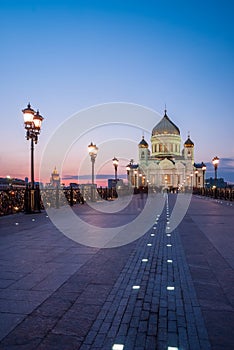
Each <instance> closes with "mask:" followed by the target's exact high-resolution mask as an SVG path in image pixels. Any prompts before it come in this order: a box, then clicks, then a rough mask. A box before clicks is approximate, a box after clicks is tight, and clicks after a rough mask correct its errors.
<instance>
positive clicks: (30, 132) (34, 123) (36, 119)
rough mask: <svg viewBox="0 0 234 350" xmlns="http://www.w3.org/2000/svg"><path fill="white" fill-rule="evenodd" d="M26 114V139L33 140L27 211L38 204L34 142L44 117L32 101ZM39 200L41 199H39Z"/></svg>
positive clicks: (32, 209) (24, 110)
mask: <svg viewBox="0 0 234 350" xmlns="http://www.w3.org/2000/svg"><path fill="white" fill-rule="evenodd" d="M22 112H23V116H24V127H25V129H26V139H27V140H31V190H32V192H31V191H30V193H28V199H27V203H26V212H32V211H34V209H35V205H38V203H36V202H35V201H34V187H35V181H34V143H35V144H37V142H38V136H39V134H40V131H41V124H42V121H43V119H44V118H43V117H42V116H41V115H40V114H39V110H37V112H35V111H34V109H32V108H31V105H30V103H29V104H28V105H27V108H25V109H23V110H22ZM38 200H39V199H38ZM39 209H40V208H38V210H39Z"/></svg>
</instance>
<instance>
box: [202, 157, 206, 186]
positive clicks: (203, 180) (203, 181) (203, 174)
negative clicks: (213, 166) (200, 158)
mask: <svg viewBox="0 0 234 350" xmlns="http://www.w3.org/2000/svg"><path fill="white" fill-rule="evenodd" d="M201 166H202V188H203V189H204V188H205V172H206V165H205V164H204V163H203V162H202V163H201Z"/></svg>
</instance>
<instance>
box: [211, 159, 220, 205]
mask: <svg viewBox="0 0 234 350" xmlns="http://www.w3.org/2000/svg"><path fill="white" fill-rule="evenodd" d="M212 163H213V165H214V170H215V198H217V169H218V165H219V157H217V156H216V157H214V158H213V159H212Z"/></svg>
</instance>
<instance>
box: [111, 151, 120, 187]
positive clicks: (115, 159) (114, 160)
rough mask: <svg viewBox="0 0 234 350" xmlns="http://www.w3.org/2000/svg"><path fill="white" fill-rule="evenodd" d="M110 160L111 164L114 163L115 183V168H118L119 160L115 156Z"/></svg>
mask: <svg viewBox="0 0 234 350" xmlns="http://www.w3.org/2000/svg"><path fill="white" fill-rule="evenodd" d="M112 162H113V165H114V168H115V183H116V184H117V169H118V165H119V161H118V159H117V158H116V157H114V158H113V159H112Z"/></svg>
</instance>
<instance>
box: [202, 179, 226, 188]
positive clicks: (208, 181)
mask: <svg viewBox="0 0 234 350" xmlns="http://www.w3.org/2000/svg"><path fill="white" fill-rule="evenodd" d="M205 186H206V188H212V187H214V186H217V188H226V187H227V186H228V184H227V182H226V181H224V179H223V178H222V177H221V178H219V179H217V181H215V179H213V178H212V177H210V178H209V179H206V181H205Z"/></svg>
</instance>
